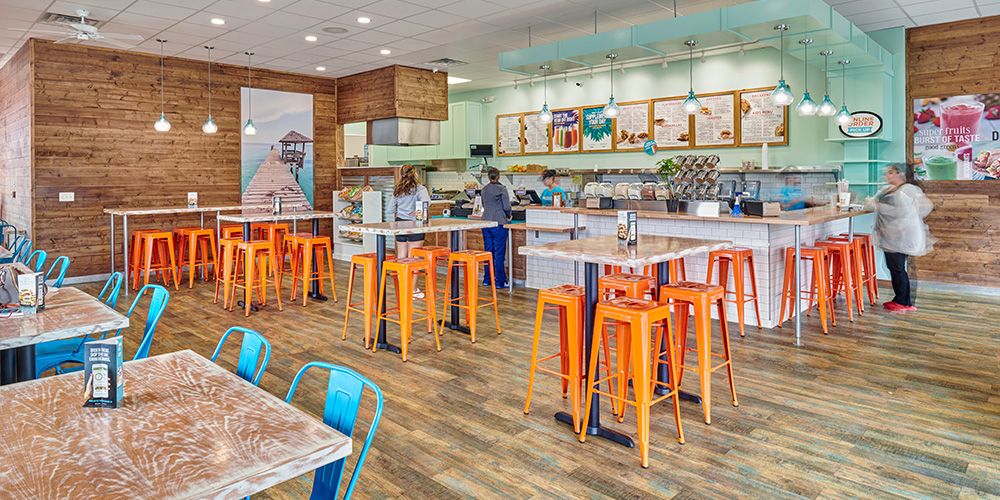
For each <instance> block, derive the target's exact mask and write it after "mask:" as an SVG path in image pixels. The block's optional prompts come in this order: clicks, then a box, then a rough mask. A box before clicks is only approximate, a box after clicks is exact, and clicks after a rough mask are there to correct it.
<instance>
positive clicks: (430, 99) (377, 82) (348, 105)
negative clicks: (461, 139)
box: [337, 65, 448, 124]
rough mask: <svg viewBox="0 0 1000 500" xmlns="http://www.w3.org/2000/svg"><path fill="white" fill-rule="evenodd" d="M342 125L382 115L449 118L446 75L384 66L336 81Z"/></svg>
mask: <svg viewBox="0 0 1000 500" xmlns="http://www.w3.org/2000/svg"><path fill="white" fill-rule="evenodd" d="M337 95H338V101H337V109H338V114H337V118H338V120H339V121H340V123H341V124H345V123H355V122H363V121H369V120H378V119H381V118H391V117H401V118H421V119H425V120H441V121H444V120H447V119H448V74H447V73H441V72H439V73H434V72H432V71H428V70H425V69H417V68H410V67H407V66H398V65H397V66H387V67H385V68H379V69H375V70H371V71H366V72H364V73H358V74H356V75H350V76H345V77H342V78H339V79H338V80H337Z"/></svg>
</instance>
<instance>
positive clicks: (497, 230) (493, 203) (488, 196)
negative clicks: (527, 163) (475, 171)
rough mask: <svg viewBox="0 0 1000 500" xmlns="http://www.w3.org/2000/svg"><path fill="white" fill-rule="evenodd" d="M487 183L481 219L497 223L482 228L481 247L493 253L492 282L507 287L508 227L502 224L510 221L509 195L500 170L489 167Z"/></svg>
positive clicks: (487, 281)
mask: <svg viewBox="0 0 1000 500" xmlns="http://www.w3.org/2000/svg"><path fill="white" fill-rule="evenodd" d="M486 175H487V176H488V177H489V179H490V182H489V184H487V185H485V186H483V189H482V190H481V191H480V196H482V199H483V219H482V220H484V221H487V220H491V221H493V222H496V223H497V226H496V227H487V228H483V247H484V249H485V250H486V251H487V252H491V253H492V254H493V280H492V281H493V283H494V284H495V285H496V287H497V288H507V287H508V286H510V285H509V283H507V271H506V269H507V268H506V267H504V263H505V262H504V261H505V260H506V257H507V238H508V237H509V231H510V230H509V229H507V228H506V227H504V224H506V223H508V222H510V218H511V215H512V214H511V210H510V195H509V194H508V193H507V187H506V186H504V185H503V184H501V183H500V171H499V170H497V169H496V168H493V167H490V169H489V170H487V171H486ZM490 281H491V280H490V277H489V276H485V275H484V276H483V286H489V285H490Z"/></svg>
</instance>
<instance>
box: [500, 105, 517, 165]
mask: <svg viewBox="0 0 1000 500" xmlns="http://www.w3.org/2000/svg"><path fill="white" fill-rule="evenodd" d="M521 151H522V149H521V114H520V113H517V114H513V115H497V156H512V155H519V154H521Z"/></svg>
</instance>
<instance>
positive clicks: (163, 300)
mask: <svg viewBox="0 0 1000 500" xmlns="http://www.w3.org/2000/svg"><path fill="white" fill-rule="evenodd" d="M115 275H118V276H117V278H116V277H115ZM116 279H117V283H115V284H114V285H112V280H116ZM121 280H122V276H121V273H114V274H112V275H111V278H109V279H108V283H107V284H105V285H104V288H105V291H106V290H109V287H110V290H112V291H111V292H110V294H109V297H108V299H107V301H106V302H105V303H107V302H111V300H115V301H117V300H118V297H117V295H118V292H117V290H118V289H120V288H121V286H120V284H121ZM147 291H149V292H150V299H149V311H148V312H147V313H146V324H145V326H144V327H143V329H142V331H143V334H142V340H141V341H140V342H139V347H138V348H137V349H136V351H135V355H134V356H132V359H133V360H136V359H144V358H146V357H148V356H149V347H150V345H152V343H153V334H154V333H156V325H157V324H159V322H160V318H161V317H162V316H163V311H164V310H165V309H166V308H167V302H169V301H170V292H168V291H167V289H166V288H163V287H162V286H160V285H146V286H144V287H142V289H141V290H139V293H138V294H136V296H135V300H134V301H133V302H132V306H131V307H129V309H128V312H127V313H125V317H127V318H129V319H131V318H132V313H133V312H134V311H135V307H136V306H137V305H138V304H139V301H140V300H141V299H142V297H143V296H145V295H146V292H147ZM101 293H102V294H103V293H104V291H102V292H101ZM121 333H122V329H119V330H118V331H117V332H115V336H118V335H121ZM105 337H107V332H104V333H101V334H99V335H96V336H94V337H93V338H89V337H84V338H83V339H82V340H76V339H69V340H71V341H72V343H68V342H66V341H58V340H55V341H52V342H45V343H43V344H39V345H38V346H37V347H36V348H35V377H36V378H37V377H39V376H41V374H42V373H44V372H45V371H47V370H49V369H52V368H55V369H56V372H57V373H68V372H74V371H78V370H80V369H81V368H83V367H82V366H73V367H70V368H63V367H62V365H63V364H64V363H77V364H79V365H82V364H83V344H84V343H86V342H89V341H92V340H100V339H103V338H105ZM49 344H52V345H53V346H52V347H51V348H50V347H48V346H49ZM60 344H62V345H63V346H67V345H68V346H71V348H70V349H59V347H60Z"/></svg>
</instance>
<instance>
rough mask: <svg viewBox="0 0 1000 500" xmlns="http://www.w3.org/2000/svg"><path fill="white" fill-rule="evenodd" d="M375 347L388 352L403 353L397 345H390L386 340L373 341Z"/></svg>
mask: <svg viewBox="0 0 1000 500" xmlns="http://www.w3.org/2000/svg"><path fill="white" fill-rule="evenodd" d="M375 347H377V348H378V349H380V350H385V351H389V352H391V353H395V354H402V353H403V350H402V349H400V348H399V346H394V345H392V344H390V343H388V342H376V343H375Z"/></svg>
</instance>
